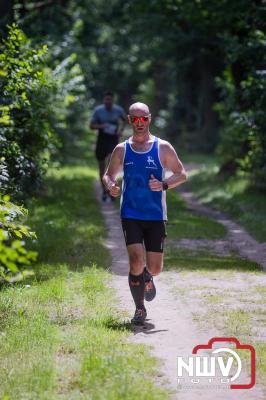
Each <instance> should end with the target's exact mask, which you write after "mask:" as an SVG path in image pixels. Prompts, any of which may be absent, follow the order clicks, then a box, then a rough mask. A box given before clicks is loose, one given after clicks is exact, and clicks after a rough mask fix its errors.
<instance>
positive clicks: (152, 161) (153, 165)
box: [146, 156, 158, 169]
mask: <svg viewBox="0 0 266 400" xmlns="http://www.w3.org/2000/svg"><path fill="white" fill-rule="evenodd" d="M147 163H148V164H149V166H148V167H147V166H146V168H151V169H158V167H157V165H156V163H155V161H154V159H153V158H152V156H148V157H147Z"/></svg>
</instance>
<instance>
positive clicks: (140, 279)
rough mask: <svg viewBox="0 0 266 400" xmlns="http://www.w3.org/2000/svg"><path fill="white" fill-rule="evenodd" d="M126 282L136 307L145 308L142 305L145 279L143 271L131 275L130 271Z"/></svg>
mask: <svg viewBox="0 0 266 400" xmlns="http://www.w3.org/2000/svg"><path fill="white" fill-rule="evenodd" d="M128 283H129V287H130V291H131V294H132V297H133V300H134V303H135V305H136V308H145V307H144V288H145V281H144V274H143V272H142V274H140V275H132V274H131V273H129V274H128Z"/></svg>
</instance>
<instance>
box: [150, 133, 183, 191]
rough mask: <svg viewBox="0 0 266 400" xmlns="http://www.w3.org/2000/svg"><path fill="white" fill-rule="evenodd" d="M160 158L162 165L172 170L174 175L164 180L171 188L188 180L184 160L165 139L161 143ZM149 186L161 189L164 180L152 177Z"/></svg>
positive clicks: (152, 188) (155, 189)
mask: <svg viewBox="0 0 266 400" xmlns="http://www.w3.org/2000/svg"><path fill="white" fill-rule="evenodd" d="M160 160H161V163H162V166H163V167H164V168H166V169H167V170H169V171H171V172H172V175H171V176H169V178H167V179H165V180H164V182H166V183H167V185H168V188H169V189H171V188H174V187H176V186H178V185H180V184H181V183H183V182H185V181H186V180H187V173H186V171H185V168H184V166H183V164H182V162H181V161H180V160H179V158H178V156H177V154H176V151H175V149H174V148H173V146H172V145H171V144H170V143H169V142H167V141H165V140H164V141H162V143H161V144H160ZM149 186H150V188H151V190H153V191H161V190H162V189H163V187H162V186H163V185H162V182H160V181H158V180H157V179H155V178H154V177H153V179H150V181H149Z"/></svg>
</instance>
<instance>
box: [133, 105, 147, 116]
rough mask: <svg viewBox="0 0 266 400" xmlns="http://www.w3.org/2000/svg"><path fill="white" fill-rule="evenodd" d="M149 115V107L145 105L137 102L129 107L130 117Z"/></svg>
mask: <svg viewBox="0 0 266 400" xmlns="http://www.w3.org/2000/svg"><path fill="white" fill-rule="evenodd" d="M149 113H150V110H149V107H148V106H147V104H144V103H140V102H137V103H134V104H131V106H130V107H129V114H130V115H137V116H141V115H148V114H149Z"/></svg>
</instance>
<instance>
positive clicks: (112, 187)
mask: <svg viewBox="0 0 266 400" xmlns="http://www.w3.org/2000/svg"><path fill="white" fill-rule="evenodd" d="M123 158H124V144H123V143H119V144H118V145H117V146H116V147H115V149H114V150H113V152H112V155H111V158H110V162H109V165H108V167H107V170H106V172H105V174H104V176H103V183H104V185H105V187H106V189H107V190H109V192H110V194H111V196H114V197H117V196H119V194H120V187H119V185H118V183H117V182H116V178H117V175H118V174H119V172H120V171H121V170H122V168H123Z"/></svg>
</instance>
